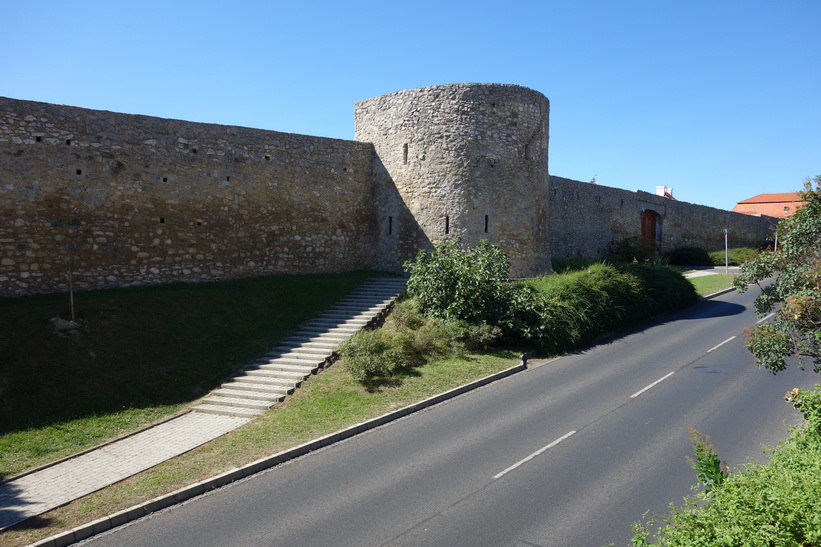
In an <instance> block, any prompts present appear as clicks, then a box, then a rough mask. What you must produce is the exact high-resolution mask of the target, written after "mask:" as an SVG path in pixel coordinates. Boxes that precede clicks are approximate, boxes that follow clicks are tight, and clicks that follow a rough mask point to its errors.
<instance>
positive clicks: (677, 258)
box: [667, 247, 724, 266]
mask: <svg viewBox="0 0 821 547" xmlns="http://www.w3.org/2000/svg"><path fill="white" fill-rule="evenodd" d="M667 258H668V259H669V261H670V264H675V265H678V266H714V265H715V263H714V262H713V259H712V257H711V256H710V253H708V252H707V251H705V250H704V249H701V248H699V247H680V248H678V249H674V250H673V251H672V252H670V253H669V254H668V255H667ZM721 264H722V265H723V264H724V251H721Z"/></svg>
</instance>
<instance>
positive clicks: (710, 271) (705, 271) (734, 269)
mask: <svg viewBox="0 0 821 547" xmlns="http://www.w3.org/2000/svg"><path fill="white" fill-rule="evenodd" d="M694 270H695V271H692V272H688V273H686V274H684V277H702V276H705V275H714V274H723V273H724V267H723V266H720V267H716V268H699V269H694ZM740 272H741V268H739V267H738V266H730V267H729V268H728V269H727V273H731V274H737V273H740Z"/></svg>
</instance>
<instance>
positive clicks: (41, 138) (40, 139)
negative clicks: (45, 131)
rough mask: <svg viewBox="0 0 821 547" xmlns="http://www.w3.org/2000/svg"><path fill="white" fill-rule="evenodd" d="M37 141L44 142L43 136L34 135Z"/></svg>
mask: <svg viewBox="0 0 821 547" xmlns="http://www.w3.org/2000/svg"><path fill="white" fill-rule="evenodd" d="M34 140H35V142H43V137H34Z"/></svg>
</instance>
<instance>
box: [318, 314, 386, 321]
mask: <svg viewBox="0 0 821 547" xmlns="http://www.w3.org/2000/svg"><path fill="white" fill-rule="evenodd" d="M374 317H376V314H375V313H355V312H348V313H345V312H327V313H323V314H322V315H320V316H318V317H317V320H320V321H337V322H339V323H346V322H348V321H363V322H365V323H368V322H370V321H373V318H374Z"/></svg>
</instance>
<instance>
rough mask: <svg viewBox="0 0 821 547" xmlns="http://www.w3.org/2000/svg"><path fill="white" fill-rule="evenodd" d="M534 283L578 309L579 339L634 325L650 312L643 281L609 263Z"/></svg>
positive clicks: (539, 279)
mask: <svg viewBox="0 0 821 547" xmlns="http://www.w3.org/2000/svg"><path fill="white" fill-rule="evenodd" d="M530 283H531V284H532V285H533V286H534V287H536V288H538V289H539V290H540V291H542V292H544V293H546V294H547V295H549V297H550V299H552V300H555V301H557V302H562V303H563V304H565V305H566V306H569V307H570V308H571V309H573V310H574V314H573V315H574V316H573V318H572V322H573V323H575V324H576V327H577V328H575V329H574V331H575V332H573V335H575V336H576V337H577V338H576V340H575V342H585V341H589V340H591V339H593V338H594V337H595V336H597V335H599V334H601V333H603V332H607V331H611V330H615V329H617V328H619V327H623V326H625V325H631V324H634V323H636V322H637V321H640V320H641V319H644V318H646V317H648V316H649V315H650V311H649V310H650V303H649V301H648V299H647V297H646V296H645V295H644V294H643V287H642V284H641V281H639V279H638V278H637V277H635V276H633V275H631V274H629V273H627V272H624V271H619V270H618V269H616V268H615V267H613V266H609V265H606V264H602V263H598V264H593V265H591V266H589V267H588V268H587V269H586V270H583V271H576V272H569V273H566V274H563V275H552V276H545V277H540V278H538V279H534V280H531V281H530ZM553 313H556V312H555V310H554V312H553ZM565 323H567V321H565Z"/></svg>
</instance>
